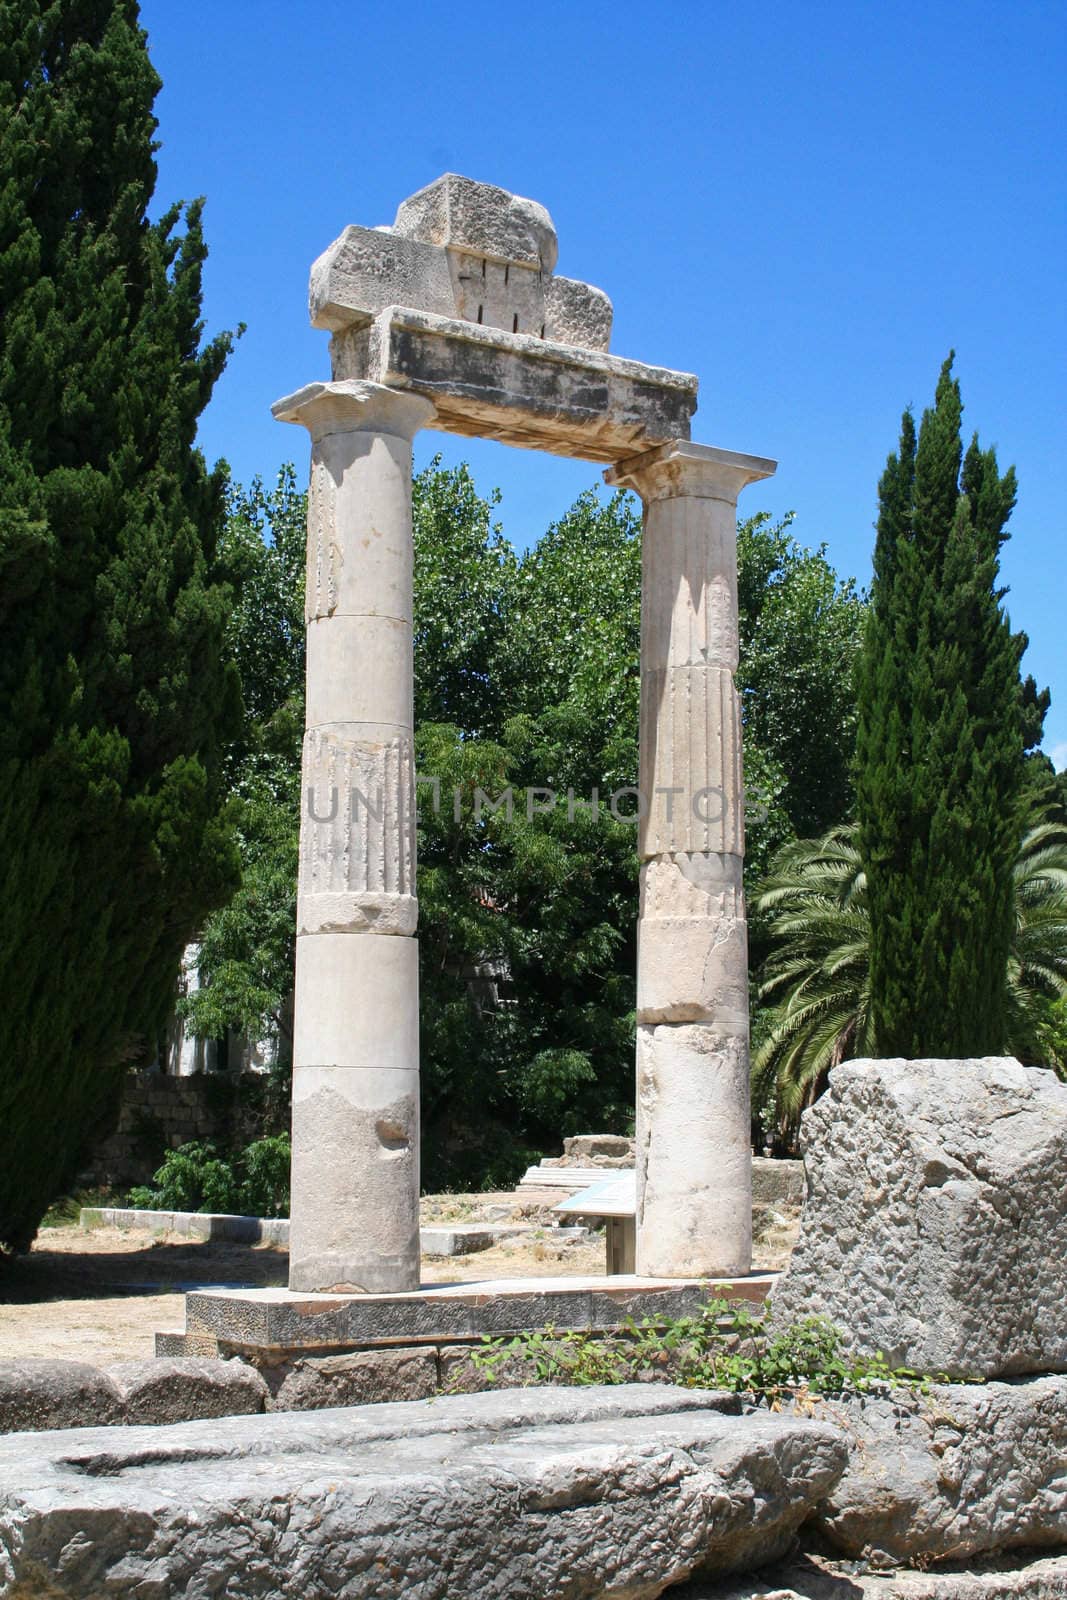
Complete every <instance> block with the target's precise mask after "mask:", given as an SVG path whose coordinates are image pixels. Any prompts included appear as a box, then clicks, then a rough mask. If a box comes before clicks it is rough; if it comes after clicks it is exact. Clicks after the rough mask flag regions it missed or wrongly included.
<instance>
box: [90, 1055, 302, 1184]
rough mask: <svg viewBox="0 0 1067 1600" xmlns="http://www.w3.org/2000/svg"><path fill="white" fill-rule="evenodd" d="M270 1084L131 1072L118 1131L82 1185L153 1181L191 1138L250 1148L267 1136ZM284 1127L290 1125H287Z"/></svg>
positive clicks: (250, 1076)
mask: <svg viewBox="0 0 1067 1600" xmlns="http://www.w3.org/2000/svg"><path fill="white" fill-rule="evenodd" d="M267 1092H268V1084H267V1080H266V1078H265V1076H264V1074H262V1073H235V1074H233V1075H230V1074H227V1073H214V1072H211V1073H205V1072H198V1073H194V1074H193V1075H192V1076H190V1077H181V1078H179V1077H173V1076H171V1075H170V1074H169V1073H162V1072H131V1073H130V1074H129V1076H128V1077H127V1079H126V1085H125V1088H124V1089H123V1093H122V1108H121V1111H120V1113H119V1122H118V1127H117V1128H116V1130H115V1132H114V1133H113V1134H112V1135H111V1136H110V1138H108V1139H106V1140H105V1141H104V1142H103V1144H101V1145H100V1147H99V1148H98V1150H97V1151H96V1154H95V1155H94V1156H93V1159H92V1160H91V1161H90V1163H89V1164H88V1166H87V1167H86V1168H85V1170H84V1171H83V1172H82V1173H81V1174H79V1177H78V1181H77V1187H79V1188H85V1189H96V1188H104V1189H124V1188H128V1187H129V1186H130V1185H131V1184H135V1183H148V1182H149V1180H150V1179H151V1177H152V1174H153V1173H154V1172H155V1170H156V1168H157V1167H158V1166H159V1164H160V1162H161V1161H162V1160H163V1157H164V1155H165V1154H166V1152H167V1151H168V1150H175V1149H177V1147H178V1146H179V1145H182V1144H188V1143H189V1142H190V1141H191V1140H194V1139H197V1140H201V1141H205V1140H206V1141H210V1142H211V1143H213V1144H217V1145H230V1144H236V1145H245V1144H249V1143H251V1141H252V1140H253V1139H258V1138H261V1137H262V1136H263V1134H264V1133H265V1132H269V1131H274V1130H273V1129H271V1128H268V1126H267V1110H266V1105H265V1101H266V1098H267ZM283 1125H284V1124H283Z"/></svg>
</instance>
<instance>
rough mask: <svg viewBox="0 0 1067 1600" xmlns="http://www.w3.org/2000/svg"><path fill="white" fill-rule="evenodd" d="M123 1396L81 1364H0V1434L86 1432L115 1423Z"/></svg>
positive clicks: (104, 1377) (44, 1361)
mask: <svg viewBox="0 0 1067 1600" xmlns="http://www.w3.org/2000/svg"><path fill="white" fill-rule="evenodd" d="M122 1415H123V1400H122V1392H121V1390H120V1389H119V1387H118V1385H117V1384H116V1383H115V1382H114V1380H113V1379H112V1378H110V1377H109V1376H108V1375H107V1374H106V1373H104V1372H101V1371H100V1368H99V1367H93V1366H90V1365H89V1364H88V1363H87V1362H85V1361H53V1360H47V1359H27V1360H24V1361H3V1362H0V1433H31V1432H34V1433H35V1432H38V1431H39V1430H41V1429H53V1428H90V1427H96V1426H100V1425H101V1424H107V1423H112V1422H118V1421H119V1420H120V1419H121V1417H122Z"/></svg>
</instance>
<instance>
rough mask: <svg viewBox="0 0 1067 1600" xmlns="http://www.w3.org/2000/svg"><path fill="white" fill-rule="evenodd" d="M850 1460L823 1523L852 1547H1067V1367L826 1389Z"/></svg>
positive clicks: (937, 1553)
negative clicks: (861, 1391)
mask: <svg viewBox="0 0 1067 1600" xmlns="http://www.w3.org/2000/svg"><path fill="white" fill-rule="evenodd" d="M816 1415H817V1416H819V1417H820V1418H822V1419H823V1420H825V1421H828V1422H832V1423H834V1424H835V1425H836V1426H837V1427H839V1428H840V1429H841V1430H842V1432H843V1433H845V1434H846V1436H847V1437H848V1439H849V1443H850V1454H849V1466H848V1471H847V1472H846V1473H845V1475H844V1477H843V1478H842V1479H841V1480H840V1482H839V1483H838V1484H837V1485H836V1486H835V1487H834V1488H833V1489H832V1490H831V1492H830V1494H829V1495H828V1497H827V1499H826V1502H825V1503H824V1505H822V1506H821V1507H820V1508H819V1512H818V1514H817V1517H816V1525H817V1526H818V1528H819V1530H820V1531H821V1532H822V1533H823V1534H824V1535H826V1536H827V1537H828V1538H829V1540H830V1541H831V1543H832V1544H833V1545H834V1546H835V1547H836V1548H837V1549H838V1550H839V1551H840V1552H841V1553H842V1554H843V1555H846V1556H852V1557H863V1558H865V1559H867V1560H871V1561H875V1562H878V1563H882V1562H890V1563H893V1562H906V1561H913V1560H915V1559H916V1558H917V1557H921V1558H923V1559H925V1560H931V1559H932V1560H945V1559H949V1558H951V1559H952V1560H962V1559H967V1558H970V1557H973V1556H979V1555H986V1554H990V1553H993V1552H998V1553H999V1552H1002V1551H1005V1550H1018V1549H1026V1548H1031V1547H1032V1548H1038V1547H1043V1548H1048V1547H1052V1548H1063V1549H1067V1378H1061V1377H1045V1378H1021V1379H1016V1380H1014V1381H1013V1382H1010V1383H988V1384H936V1385H934V1386H932V1387H931V1389H930V1391H929V1393H928V1394H925V1395H924V1394H919V1393H915V1392H909V1391H906V1390H901V1389H896V1390H894V1391H893V1392H892V1393H891V1394H878V1395H875V1394H869V1395H865V1396H855V1397H853V1398H851V1399H848V1400H826V1401H821V1402H820V1403H819V1404H818V1406H817V1407H816Z"/></svg>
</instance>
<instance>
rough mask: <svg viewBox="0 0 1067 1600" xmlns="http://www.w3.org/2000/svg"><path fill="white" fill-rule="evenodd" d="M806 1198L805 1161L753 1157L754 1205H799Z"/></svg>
mask: <svg viewBox="0 0 1067 1600" xmlns="http://www.w3.org/2000/svg"><path fill="white" fill-rule="evenodd" d="M803 1198H804V1163H803V1161H778V1160H772V1159H771V1158H770V1157H769V1156H753V1157H752V1203H753V1205H760V1206H774V1205H799V1204H800V1203H801V1201H802V1200H803Z"/></svg>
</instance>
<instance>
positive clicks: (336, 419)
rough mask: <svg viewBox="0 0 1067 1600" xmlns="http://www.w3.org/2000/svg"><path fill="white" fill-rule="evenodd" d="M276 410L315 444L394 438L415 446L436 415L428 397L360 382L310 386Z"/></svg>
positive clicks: (280, 402)
mask: <svg viewBox="0 0 1067 1600" xmlns="http://www.w3.org/2000/svg"><path fill="white" fill-rule="evenodd" d="M271 411H272V413H273V414H274V416H275V417H276V419H277V420H278V421H279V422H298V423H299V424H300V425H301V427H304V428H307V430H308V432H309V433H310V434H311V438H312V442H313V443H314V444H317V443H318V441H319V440H320V439H324V438H326V436H327V435H328V434H331V433H388V434H391V435H393V437H394V438H398V439H407V440H408V441H409V442H410V440H411V439H413V438H414V436H415V434H416V433H418V431H419V429H420V428H424V427H426V425H427V423H428V422H429V421H430V420H431V418H432V417H433V416H434V415H435V411H434V406H433V402H432V401H430V400H425V399H423V397H422V395H418V394H409V393H408V391H407V390H405V389H390V388H388V387H387V385H385V384H384V383H365V382H363V381H362V380H361V379H358V378H345V379H342V380H341V381H340V382H338V383H306V384H305V385H304V387H303V388H302V389H298V390H297V391H296V393H295V394H287V395H285V396H284V398H283V399H281V400H276V401H275V402H274V404H273V405H272V406H271Z"/></svg>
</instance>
